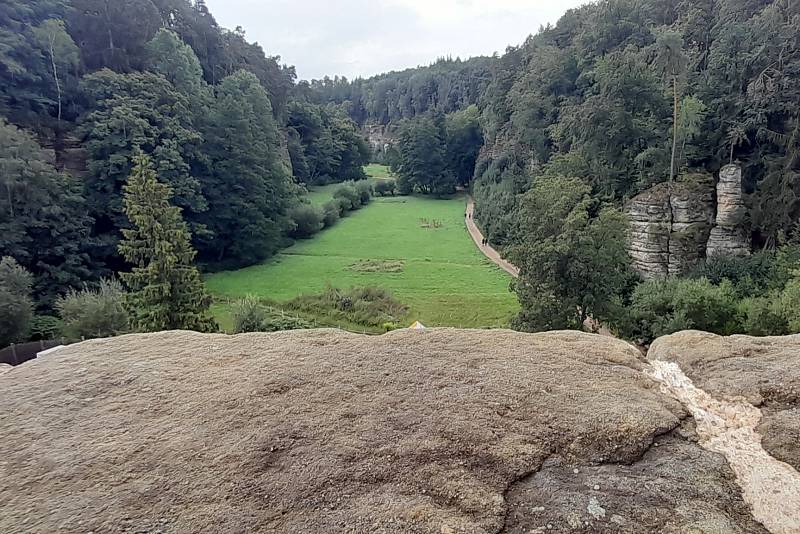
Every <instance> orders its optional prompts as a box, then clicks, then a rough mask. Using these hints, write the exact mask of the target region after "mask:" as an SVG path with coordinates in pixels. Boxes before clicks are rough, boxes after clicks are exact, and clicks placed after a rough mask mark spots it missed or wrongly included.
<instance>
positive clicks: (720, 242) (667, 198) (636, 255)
mask: <svg viewBox="0 0 800 534" xmlns="http://www.w3.org/2000/svg"><path fill="white" fill-rule="evenodd" d="M718 206H719V208H718ZM625 211H626V213H627V215H628V218H629V220H630V233H629V240H628V241H629V247H628V250H629V253H630V255H631V259H632V260H633V267H634V269H635V270H636V271H637V272H638V273H640V274H641V275H642V276H643V277H644V278H646V279H651V278H659V277H666V276H671V275H680V274H683V273H685V272H686V271H688V270H690V269H691V268H692V267H694V266H695V265H697V263H698V262H699V261H700V260H702V259H703V258H705V257H707V256H710V255H716V254H729V255H742V254H745V253H749V245H748V242H747V232H746V229H745V228H744V226H743V224H744V219H745V217H744V200H743V193H742V190H741V169H739V168H738V167H735V166H728V167H725V168H723V170H722V171H721V172H720V184H719V185H718V186H717V187H716V188H715V185H714V180H713V178H712V177H711V176H710V175H707V174H702V173H693V174H686V175H682V176H681V177H679V178H678V180H676V181H675V182H674V183H673V185H672V192H671V194H670V187H669V184H667V183H661V184H658V185H656V186H654V187H651V188H650V189H648V190H647V191H644V192H643V193H641V194H639V195H637V196H636V197H634V198H632V199H631V200H630V201H629V202H628V203H627V205H626V207H625Z"/></svg>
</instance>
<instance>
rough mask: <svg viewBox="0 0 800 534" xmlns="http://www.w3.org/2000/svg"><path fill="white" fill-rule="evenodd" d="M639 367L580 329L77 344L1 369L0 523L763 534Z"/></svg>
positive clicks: (720, 466)
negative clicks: (758, 533)
mask: <svg viewBox="0 0 800 534" xmlns="http://www.w3.org/2000/svg"><path fill="white" fill-rule="evenodd" d="M795 358H797V356H795ZM795 362H796V359H795ZM646 366H647V363H646V361H645V360H644V359H643V358H642V357H641V355H640V354H639V353H638V352H637V351H636V350H635V349H634V348H632V347H630V346H629V345H627V344H625V343H624V342H621V341H617V340H613V339H608V338H603V337H599V336H593V335H589V334H582V333H576V332H553V333H547V334H533V335H531V334H520V333H514V332H509V331H464V330H449V329H441V330H428V331H397V332H393V333H390V334H387V335H384V336H380V337H369V336H358V335H354V334H348V333H344V332H340V331H332V330H318V331H310V332H297V333H293V332H284V333H276V334H251V335H243V336H236V337H228V336H221V335H201V334H195V333H187V332H166V333H160V334H151V335H133V336H125V337H121V338H116V339H110V340H98V341H90V342H85V343H82V344H79V345H74V346H71V347H69V348H67V349H65V350H63V351H61V352H59V353H56V354H55V355H53V356H51V357H48V358H46V359H43V360H38V361H34V362H31V363H29V364H25V365H23V366H20V367H18V368H15V369H13V370H12V371H10V372H8V373H6V374H4V375H2V376H0V404H2V406H3V415H2V417H0V435H2V436H3V439H2V440H0V459H1V460H0V471H2V473H1V474H2V476H1V477H0V480H2V481H3V484H2V485H0V501H1V502H3V503H4V504H3V514H2V515H0V531H2V532H21V531H25V532H54V531H56V530H58V529H62V531H65V532H89V531H95V532H143V531H146V532H365V533H366V532H438V533H455V532H470V533H472V532H475V533H482V532H501V531H506V532H523V531H525V532H531V531H537V530H536V529H540V531H545V530H548V531H553V532H562V531H569V532H687V531H697V532H747V533H753V532H763V528H762V527H761V526H760V525H759V524H758V523H756V522H755V521H754V520H753V518H752V516H751V515H750V513H749V510H748V507H747V505H746V504H745V503H744V501H743V500H742V497H741V492H740V490H739V488H738V486H737V485H736V483H735V479H734V475H733V472H732V471H731V470H730V469H729V468H728V466H727V464H726V462H725V460H724V458H722V456H719V455H717V454H714V453H711V452H708V451H706V450H705V449H702V448H700V446H698V445H697V443H696V436H695V434H694V430H693V425H692V422H691V419H686V417H687V412H686V411H685V410H684V408H683V407H682V406H681V405H680V404H679V403H678V402H677V401H675V400H673V399H672V398H671V397H669V396H667V395H665V394H664V393H662V392H661V391H660V389H659V386H658V385H657V384H656V383H655V382H653V381H652V380H650V379H649V378H648V377H647V376H646V375H645V374H644V373H643V372H642V371H643V370H644V369H645V368H646ZM795 367H797V366H796V365H795ZM654 445H655V446H654Z"/></svg>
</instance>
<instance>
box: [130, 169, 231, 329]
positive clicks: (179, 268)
mask: <svg viewBox="0 0 800 534" xmlns="http://www.w3.org/2000/svg"><path fill="white" fill-rule="evenodd" d="M124 193H125V195H124V207H125V214H126V215H127V216H128V219H129V220H130V222H131V225H132V228H130V229H124V230H123V231H122V233H123V240H122V241H121V242H120V244H119V251H120V254H122V256H123V257H124V258H125V260H127V261H128V262H129V263H131V264H133V270H132V271H131V272H130V273H123V274H122V275H121V276H122V279H123V281H124V282H125V284H126V285H127V286H128V289H129V293H128V296H127V299H126V300H127V305H128V309H129V313H130V319H131V326H132V327H133V328H134V329H135V330H141V331H159V330H198V331H201V332H211V331H214V330H216V328H217V326H216V324H215V322H214V320H213V319H212V318H211V317H210V316H209V313H208V308H209V306H210V304H211V298H210V297H209V296H208V294H207V293H206V290H205V287H204V285H203V281H202V279H201V278H200V272H199V271H198V270H197V268H196V267H195V266H194V265H193V261H194V258H195V255H196V252H195V251H194V249H193V248H192V246H191V237H190V235H189V230H188V227H187V226H186V223H185V222H184V221H183V218H182V217H181V212H180V208H178V207H176V206H172V205H171V204H170V202H169V199H170V198H171V197H172V190H171V188H170V187H169V186H168V185H166V184H162V183H160V182H159V181H158V180H157V178H156V173H155V171H154V170H153V168H152V166H151V164H150V160H149V158H148V157H147V156H145V155H141V154H140V155H138V156H136V158H135V165H134V167H133V171H132V174H131V177H130V179H129V181H128V184H127V185H126V186H125V188H124Z"/></svg>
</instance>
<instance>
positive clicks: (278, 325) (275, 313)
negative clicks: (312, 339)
mask: <svg viewBox="0 0 800 534" xmlns="http://www.w3.org/2000/svg"><path fill="white" fill-rule="evenodd" d="M267 312H268V313H267V318H266V320H265V321H264V325H263V329H264V330H263V331H264V332H281V331H283V330H308V329H310V328H314V325H312V324H311V323H309V322H308V321H306V320H305V319H300V318H299V317H295V316H293V315H287V314H286V313H285V312H283V311H282V310H277V309H275V308H268V310H267Z"/></svg>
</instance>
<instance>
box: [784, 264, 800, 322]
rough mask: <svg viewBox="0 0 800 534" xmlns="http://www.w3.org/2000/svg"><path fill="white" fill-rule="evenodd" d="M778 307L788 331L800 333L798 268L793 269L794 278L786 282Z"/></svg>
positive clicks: (799, 278) (799, 279)
mask: <svg viewBox="0 0 800 534" xmlns="http://www.w3.org/2000/svg"><path fill="white" fill-rule="evenodd" d="M780 307H781V312H782V315H783V317H785V318H786V321H787V323H788V324H787V326H788V330H789V332H791V333H793V334H798V333H800V270H797V271H795V272H794V278H792V279H791V280H790V281H789V283H787V284H786V287H785V289H784V290H783V293H782V294H781V298H780Z"/></svg>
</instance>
